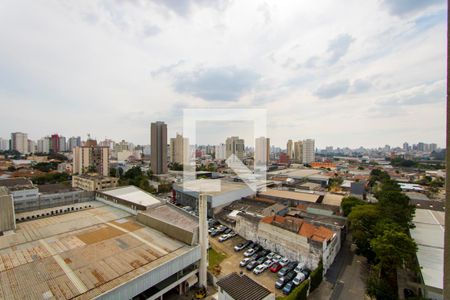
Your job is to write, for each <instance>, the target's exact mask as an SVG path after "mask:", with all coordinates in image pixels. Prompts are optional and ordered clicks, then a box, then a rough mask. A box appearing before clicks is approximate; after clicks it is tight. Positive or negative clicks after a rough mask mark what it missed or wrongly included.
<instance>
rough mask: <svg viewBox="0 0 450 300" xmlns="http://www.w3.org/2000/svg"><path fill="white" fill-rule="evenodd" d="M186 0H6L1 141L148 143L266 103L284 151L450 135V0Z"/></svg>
mask: <svg viewBox="0 0 450 300" xmlns="http://www.w3.org/2000/svg"><path fill="white" fill-rule="evenodd" d="M179 2H180V1H159V0H155V1H136V2H127V1H115V2H107V1H104V2H93V1H76V2H61V1H55V2H46V3H45V4H43V3H39V4H37V3H35V2H34V1H28V2H25V1H20V2H17V1H2V2H1V3H0V41H1V42H0V43H1V46H0V69H1V70H2V71H1V72H0V105H1V106H2V107H7V109H2V110H0V119H1V120H2V123H1V126H0V136H2V137H8V136H9V134H10V132H12V131H16V130H21V131H25V132H28V133H29V134H30V136H31V138H33V139H37V138H40V137H42V136H44V135H47V134H51V133H53V132H59V133H61V134H63V135H66V136H71V135H85V134H86V133H87V132H90V133H92V134H93V135H94V136H97V137H98V138H104V137H105V136H107V137H111V138H115V139H128V140H130V141H133V142H135V143H145V144H147V143H149V128H148V127H149V124H150V122H152V121H155V120H165V121H166V122H167V123H168V124H169V135H174V134H175V132H176V131H181V116H182V114H181V112H182V109H183V108H187V107H189V108H193V107H211V106H216V105H220V106H221V107H239V108H241V107H255V106H256V107H265V108H267V109H268V111H269V121H270V122H271V123H269V133H270V134H271V140H272V142H273V143H275V144H277V145H280V146H284V145H285V141H286V140H287V139H288V138H305V137H312V138H316V140H317V145H319V146H325V145H329V144H334V145H336V146H347V145H348V146H359V145H368V146H376V145H381V144H386V143H389V144H393V145H397V144H400V143H401V142H403V141H399V140H398V138H399V137H402V140H403V139H404V137H405V138H406V137H408V138H409V139H410V140H409V141H410V142H417V141H419V140H424V141H428V142H437V143H439V144H441V145H443V144H444V143H443V142H444V139H445V135H444V132H445V131H444V129H445V126H444V125H445V123H444V121H445V118H444V116H443V113H442V112H443V111H444V107H445V106H444V103H443V99H441V98H440V97H438V96H437V97H434V96H430V95H441V94H442V92H443V91H444V90H445V87H444V86H443V85H439V84H438V83H439V82H443V80H444V79H445V74H446V73H445V59H446V53H445V37H446V14H445V10H446V7H445V4H444V5H443V4H442V1H435V2H433V3H431V4H430V5H426V7H422V6H423V3H422V4H421V3H419V2H418V1H403V2H402V1H398V2H397V1H385V2H379V1H377V0H368V1H365V2H364V5H363V4H361V3H360V1H354V0H347V1H343V2H342V1H331V0H320V1H314V2H310V3H299V2H296V1H289V2H288V1H256V0H255V1H213V2H210V1H203V0H200V1H183V3H179ZM393 2H395V3H393ZM433 93H436V94H433ZM406 94H407V95H408V96H405V95H406ZM320 98H326V99H320ZM386 99H395V100H394V101H393V105H391V106H390V111H389V113H388V112H387V108H386V107H384V106H383V101H388V100H386ZM211 100H219V102H217V101H211ZM391 101H392V100H391ZM408 103H415V104H414V105H412V104H411V105H409V104H408ZM391 111H392V112H391ZM418 118H420V120H421V122H420V126H419V125H417V124H418V122H417V119H418ZM343 135H345V137H343ZM224 138H225V137H224Z"/></svg>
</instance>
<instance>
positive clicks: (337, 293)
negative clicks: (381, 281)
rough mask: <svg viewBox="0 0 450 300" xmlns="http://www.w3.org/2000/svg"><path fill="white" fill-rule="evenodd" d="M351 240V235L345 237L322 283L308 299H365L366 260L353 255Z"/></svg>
mask: <svg viewBox="0 0 450 300" xmlns="http://www.w3.org/2000/svg"><path fill="white" fill-rule="evenodd" d="M351 239H352V237H351V235H350V234H349V235H347V240H346V241H345V242H344V244H343V246H342V248H341V251H340V252H339V254H338V256H337V258H336V259H335V261H334V263H333V265H332V266H331V267H330V269H329V270H328V272H327V275H326V276H325V279H324V281H323V282H322V284H321V285H320V286H319V287H318V288H317V290H316V291H314V292H313V293H311V295H310V297H309V298H308V299H317V300H319V299H320V300H326V299H330V300H338V299H352V300H356V299H364V298H365V288H366V284H365V282H366V278H367V267H366V259H365V258H364V257H362V256H359V255H356V254H355V252H354V250H353V249H352V243H351Z"/></svg>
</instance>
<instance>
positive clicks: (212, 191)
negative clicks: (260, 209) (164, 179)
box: [173, 179, 256, 216]
mask: <svg viewBox="0 0 450 300" xmlns="http://www.w3.org/2000/svg"><path fill="white" fill-rule="evenodd" d="M173 190H174V193H175V201H176V203H177V204H181V205H183V206H190V207H192V208H193V209H194V210H197V204H198V198H199V195H200V191H206V193H207V194H208V196H207V197H208V216H213V215H214V214H215V213H218V212H219V211H220V209H221V208H222V207H223V206H225V205H228V204H230V203H231V202H233V201H235V200H239V199H241V198H244V197H247V196H251V195H255V194H256V192H255V191H254V190H253V189H251V188H250V187H249V186H248V185H246V184H245V183H242V182H233V181H229V180H220V179H200V180H194V181H189V182H184V183H182V184H174V185H173Z"/></svg>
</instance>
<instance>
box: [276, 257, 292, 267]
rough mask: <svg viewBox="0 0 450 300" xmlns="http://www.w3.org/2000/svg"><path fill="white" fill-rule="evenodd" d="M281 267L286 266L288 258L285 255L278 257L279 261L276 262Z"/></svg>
mask: <svg viewBox="0 0 450 300" xmlns="http://www.w3.org/2000/svg"><path fill="white" fill-rule="evenodd" d="M278 263H279V264H280V265H281V266H282V267H284V266H286V265H287V264H288V263H289V259H287V258H286V257H283V258H282V259H280V261H279V262H278Z"/></svg>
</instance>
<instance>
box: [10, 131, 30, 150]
mask: <svg viewBox="0 0 450 300" xmlns="http://www.w3.org/2000/svg"><path fill="white" fill-rule="evenodd" d="M11 150H16V151H18V152H19V153H21V154H27V153H28V134H26V133H23V132H13V133H11Z"/></svg>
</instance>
